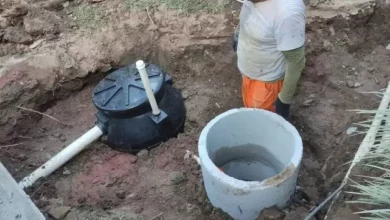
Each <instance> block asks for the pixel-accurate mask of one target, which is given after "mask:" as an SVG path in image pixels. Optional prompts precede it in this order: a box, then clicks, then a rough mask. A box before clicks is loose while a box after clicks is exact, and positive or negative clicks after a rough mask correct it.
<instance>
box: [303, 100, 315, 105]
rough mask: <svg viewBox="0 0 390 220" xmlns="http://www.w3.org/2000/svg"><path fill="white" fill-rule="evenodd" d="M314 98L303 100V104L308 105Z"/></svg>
mask: <svg viewBox="0 0 390 220" xmlns="http://www.w3.org/2000/svg"><path fill="white" fill-rule="evenodd" d="M313 101H314V99H309V100H306V101H304V102H303V105H304V106H310V105H311V104H312V103H313Z"/></svg>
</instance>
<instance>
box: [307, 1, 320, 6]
mask: <svg viewBox="0 0 390 220" xmlns="http://www.w3.org/2000/svg"><path fill="white" fill-rule="evenodd" d="M319 4H320V0H310V2H309V5H310V7H317V6H318V5H319Z"/></svg>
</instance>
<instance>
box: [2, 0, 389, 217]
mask: <svg viewBox="0 0 390 220" xmlns="http://www.w3.org/2000/svg"><path fill="white" fill-rule="evenodd" d="M50 2H51V3H52V4H53V5H50V4H49V3H50ZM53 2H54V1H29V4H28V5H27V6H26V5H24V6H23V4H20V3H13V4H12V3H9V2H6V3H4V4H3V3H2V2H1V1H0V3H1V4H3V5H2V6H4V8H2V9H1V10H0V13H1V14H0V15H1V17H0V40H1V44H0V56H1V57H0V63H2V64H0V140H1V141H0V146H2V147H0V161H1V162H2V163H3V164H4V165H5V166H6V167H7V168H8V170H9V171H10V172H11V174H12V175H13V176H14V178H15V179H16V180H17V181H18V180H20V179H21V178H23V177H24V176H26V175H28V174H29V173H30V172H32V171H33V170H34V169H35V168H37V167H38V166H40V165H41V164H43V163H44V162H45V161H47V160H48V159H49V158H51V157H52V156H53V155H55V154H56V153H57V152H59V151H60V150H61V149H62V148H63V147H65V146H66V145H68V144H69V143H71V142H72V141H73V140H75V139H76V138H77V137H78V136H80V135H81V134H82V133H83V132H85V131H87V130H88V129H89V128H91V127H92V126H93V125H94V123H95V114H96V109H95V108H94V106H93V104H92V100H91V96H92V90H93V88H94V86H95V85H96V84H97V82H98V81H99V80H100V79H102V78H103V77H104V76H105V75H106V74H107V72H109V71H110V70H112V69H115V68H118V67H121V66H123V65H126V64H128V63H130V62H134V61H135V60H136V59H144V60H147V61H150V62H154V63H158V64H160V65H161V66H163V67H164V68H165V69H166V70H167V72H168V73H169V74H170V75H171V76H172V77H173V79H174V86H175V87H177V88H179V89H181V91H182V93H183V95H184V97H185V104H186V107H187V114H188V116H187V120H186V127H185V132H184V133H182V134H180V135H179V136H178V138H174V139H171V140H169V141H167V142H166V143H163V144H161V145H160V146H158V147H157V148H154V149H151V150H150V151H149V152H148V154H147V155H144V156H136V155H131V154H126V153H120V152H116V151H114V150H111V149H110V148H109V147H108V146H105V145H104V144H102V143H101V142H99V141H98V142H96V143H94V144H92V145H91V146H90V147H89V148H88V149H87V150H85V151H84V152H82V153H81V154H80V155H78V156H77V157H75V158H74V159H73V160H71V161H70V162H69V163H67V164H66V165H65V166H64V167H62V168H61V169H59V170H58V171H56V172H55V173H54V174H52V175H50V176H49V177H48V178H47V179H44V180H41V181H40V182H37V183H36V184H35V185H34V186H33V187H32V188H30V189H28V193H29V195H30V196H31V197H32V199H33V200H34V202H35V203H36V204H37V206H38V207H39V208H40V209H41V210H42V212H44V213H45V215H47V216H48V218H50V216H49V213H50V209H51V208H53V207H58V206H69V207H71V210H70V212H69V213H68V215H67V217H66V219H68V220H72V219H154V220H155V219H166V220H168V219H183V220H184V219H185V220H191V219H194V220H195V219H213V220H218V219H229V217H228V216H226V215H225V214H224V213H223V212H221V211H220V210H218V209H215V208H213V207H212V206H211V205H210V204H209V202H208V200H207V197H206V195H205V192H204V188H203V183H202V176H201V171H200V169H199V167H198V165H197V164H196V163H195V162H194V161H192V160H185V159H184V155H185V153H186V150H189V151H192V152H195V153H196V152H197V139H198V136H199V133H200V131H201V130H202V128H203V127H204V126H205V125H206V124H207V122H208V121H209V120H210V119H212V118H213V117H215V116H216V115H218V114H220V113H222V112H224V111H226V110H228V109H231V108H237V107H241V106H242V103H241V95H240V90H241V85H240V74H239V73H238V70H237V69H236V65H235V64H236V61H235V54H234V53H233V51H232V50H231V44H230V43H231V42H230V39H231V38H230V35H231V33H232V30H233V28H234V26H235V24H236V23H237V16H236V15H237V11H233V13H232V9H231V8H229V9H228V10H226V12H224V13H220V14H206V13H197V14H191V15H188V16H183V15H180V14H178V13H176V12H172V11H168V10H165V9H163V8H154V9H153V10H151V11H150V13H149V15H148V14H147V13H146V12H144V11H142V12H130V11H126V10H122V9H123V8H121V5H120V4H121V3H120V1H103V2H100V3H97V4H93V7H97V8H99V10H102V11H103V12H104V13H106V14H107V16H106V17H105V19H104V22H103V23H98V28H95V29H87V28H85V27H83V26H82V24H79V23H77V21H74V19H72V17H71V15H72V11H74V10H76V9H77V8H79V7H84V6H86V5H91V4H90V3H88V2H86V1H85V2H83V1H77V2H76V1H71V2H70V5H68V6H67V7H65V8H64V7H63V5H58V4H54V3H53ZM64 2H65V1H63V2H61V3H64ZM42 4H44V5H43V6H45V7H43V6H42ZM45 4H48V5H45ZM232 4H233V3H232ZM234 4H236V5H234V7H233V9H234V8H239V4H238V3H234ZM16 6H17V8H15V7H16ZM38 6H42V7H38ZM389 12H390V10H389V8H388V6H386V5H379V6H377V7H375V8H371V9H370V10H369V11H364V12H362V13H359V14H358V15H356V16H352V17H351V18H350V19H345V18H343V17H341V16H339V17H334V18H331V19H320V18H318V19H314V21H312V22H311V23H310V24H309V25H308V30H307V68H306V69H305V71H304V73H303V77H302V80H301V81H300V85H299V88H298V93H297V96H296V98H295V102H294V105H293V108H292V123H293V124H294V125H295V126H296V127H297V128H298V129H299V131H300V133H301V135H302V138H303V140H304V158H303V161H302V167H301V170H300V175H299V179H298V188H297V191H296V195H295V196H294V197H293V199H292V202H291V204H290V205H289V206H288V207H287V208H285V209H283V210H277V209H268V210H265V211H264V212H263V214H262V215H261V216H260V217H259V219H303V218H304V217H305V216H306V214H307V213H308V212H309V211H310V209H312V208H313V207H314V206H315V205H317V204H318V203H319V202H321V201H322V200H323V199H324V198H325V197H326V196H327V195H328V194H329V193H331V192H332V191H333V190H335V189H336V188H337V187H338V185H339V184H340V182H341V180H342V178H343V177H344V173H345V171H346V169H347V167H346V166H343V164H344V163H346V162H348V161H349V160H350V159H351V158H353V156H354V153H355V151H356V149H357V147H358V144H359V141H361V139H362V137H359V136H349V135H348V134H347V133H346V130H347V129H348V128H349V127H351V126H354V125H353V123H355V122H358V121H359V120H361V119H362V118H360V117H359V116H357V115H356V114H355V113H353V112H349V111H347V110H348V109H356V108H374V107H376V106H377V105H378V102H379V101H380V100H379V99H377V98H376V97H375V96H372V95H368V94H362V93H360V92H364V91H379V90H380V89H382V88H384V87H385V86H386V85H387V82H388V81H389V80H390V78H389V75H390V74H389V73H388V66H389V65H390V60H389V57H390V50H388V49H386V46H387V45H388V44H389V43H390V42H389V41H388V39H390V27H389V23H388V22H383V21H388V20H389V14H390V13H389ZM108 15H109V16H108ZM46 18H50V19H49V20H47V19H46ZM45 22H46V23H45ZM18 107H24V108H29V109H35V110H37V111H40V112H42V113H45V114H47V115H50V116H52V117H54V118H56V119H58V120H59V122H58V121H55V120H53V119H51V118H49V117H46V116H42V115H39V114H35V113H32V112H29V111H25V110H22V109H20V108H18ZM7 145H12V146H7ZM341 206H342V205H340V207H341ZM337 213H341V214H336V215H335V216H336V217H334V219H337V215H339V216H346V215H347V216H349V217H347V218H345V217H342V218H343V219H348V218H350V217H351V214H350V213H348V212H347V211H345V209H344V208H342V209H340V211H338V212H337ZM346 213H347V214H346ZM324 215H325V211H323V212H320V213H319V214H318V215H317V216H316V217H317V219H322V218H323V217H324ZM351 219H352V217H351Z"/></svg>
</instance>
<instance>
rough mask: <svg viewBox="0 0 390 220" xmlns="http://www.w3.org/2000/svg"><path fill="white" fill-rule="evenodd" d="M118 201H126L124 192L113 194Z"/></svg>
mask: <svg viewBox="0 0 390 220" xmlns="http://www.w3.org/2000/svg"><path fill="white" fill-rule="evenodd" d="M115 195H116V197H118V198H119V199H126V192H118V193H116V194H115Z"/></svg>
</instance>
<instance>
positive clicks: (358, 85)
mask: <svg viewBox="0 0 390 220" xmlns="http://www.w3.org/2000/svg"><path fill="white" fill-rule="evenodd" d="M360 86H362V84H361V83H358V82H356V83H355V84H354V85H353V87H355V88H358V87H360Z"/></svg>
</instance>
